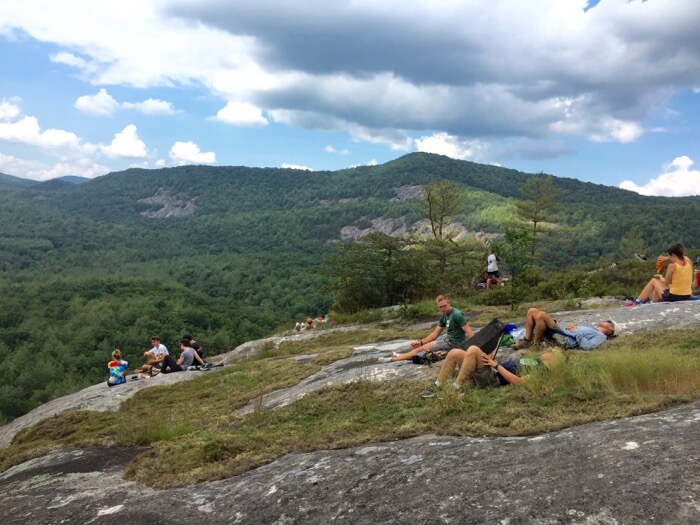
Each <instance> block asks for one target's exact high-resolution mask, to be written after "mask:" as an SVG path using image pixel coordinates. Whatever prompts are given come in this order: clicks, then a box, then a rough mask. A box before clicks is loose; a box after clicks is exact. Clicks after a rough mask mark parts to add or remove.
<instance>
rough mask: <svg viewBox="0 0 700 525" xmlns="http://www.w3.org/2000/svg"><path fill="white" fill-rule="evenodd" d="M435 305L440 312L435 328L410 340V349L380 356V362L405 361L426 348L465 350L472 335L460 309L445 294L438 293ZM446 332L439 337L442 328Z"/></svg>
mask: <svg viewBox="0 0 700 525" xmlns="http://www.w3.org/2000/svg"><path fill="white" fill-rule="evenodd" d="M435 302H436V303H437V307H438V309H439V310H440V312H441V313H442V317H440V321H438V325H437V326H436V327H435V330H433V331H432V332H430V334H428V335H427V336H425V337H424V338H423V339H418V340H416V341H411V349H410V350H409V351H408V352H404V353H402V354H398V353H394V354H392V356H391V357H380V358H379V362H380V363H388V362H391V361H405V360H408V359H411V358H412V357H413V356H414V355H416V354H417V353H418V352H423V351H426V350H433V351H435V350H451V349H452V348H461V349H462V350H465V349H466V348H465V344H466V342H467V340H468V338H470V337H472V336H473V335H474V332H473V331H472V329H471V327H470V326H469V324H467V319H466V318H465V317H464V314H463V313H462V311H461V310H459V309H457V308H453V307H452V304H450V299H449V298H448V297H447V296H446V295H438V297H437V299H436V300H435ZM445 329H446V330H447V333H446V334H445V335H443V336H442V337H440V335H441V334H442V332H443V330H445Z"/></svg>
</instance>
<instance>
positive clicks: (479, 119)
mask: <svg viewBox="0 0 700 525" xmlns="http://www.w3.org/2000/svg"><path fill="white" fill-rule="evenodd" d="M435 5H436V4H435V2H432V1H429V0H414V1H413V2H405V1H402V0H384V1H383V2H381V3H377V2H376V1H375V0H354V1H352V2H336V3H332V5H330V7H328V8H327V9H324V12H323V16H318V7H317V5H316V2H312V1H310V0H299V1H297V2H292V3H289V2H287V3H282V4H281V3H280V2H274V1H272V0H237V1H236V2H221V1H208V2H185V1H182V0H157V1H143V0H123V2H121V3H120V5H119V6H118V7H117V6H111V7H110V6H101V7H100V9H95V8H94V3H93V2H89V1H88V0H74V1H71V2H69V3H68V4H67V5H66V4H65V3H61V2H47V1H41V2H40V1H31V0H27V1H22V2H2V3H0V21H1V22H0V33H2V34H5V35H12V34H14V33H16V34H22V35H25V34H26V35H29V36H30V37H31V38H35V39H37V40H39V41H41V42H47V43H50V44H52V45H54V46H57V47H58V48H59V49H63V50H62V51H59V52H57V53H55V54H53V55H52V57H51V58H52V60H54V62H56V63H61V64H66V65H69V66H71V67H74V68H77V69H78V73H79V75H80V77H81V78H83V79H85V80H88V81H89V82H91V83H92V84H93V85H95V86H100V85H110V86H111V85H115V86H135V87H144V88H145V87H158V86H176V87H189V86H197V87H198V88H199V87H201V88H202V89H203V91H205V93H206V94H207V95H212V96H215V97H219V98H221V99H223V100H245V101H247V102H246V103H245V104H247V106H238V107H236V106H232V107H229V105H227V106H226V107H225V108H223V109H222V110H220V111H219V113H218V114H217V116H216V118H217V119H219V120H221V121H223V122H227V123H230V124H234V125H266V124H267V123H268V118H270V119H273V120H275V121H278V122H281V121H282V119H281V118H279V119H278V118H276V117H275V115H277V116H278V117H279V116H280V115H281V114H282V113H283V112H287V115H291V114H295V115H296V117H297V118H292V119H289V120H288V125H291V126H302V127H307V128H313V129H340V130H344V131H348V132H349V133H350V134H351V135H352V137H354V138H355V139H357V140H361V141H369V142H372V143H377V144H385V145H387V146H389V147H390V148H392V149H394V150H397V151H406V150H408V149H410V148H411V147H412V146H413V142H412V141H411V140H410V139H409V138H408V133H407V132H416V133H427V131H426V130H436V131H438V132H443V133H445V134H447V135H450V136H453V137H461V138H462V139H464V138H466V137H469V138H477V137H488V139H487V140H497V139H500V138H505V139H508V140H510V139H517V138H533V137H534V138H541V137H551V135H552V134H555V135H558V136H560V137H569V136H575V137H584V138H586V139H588V140H591V141H598V142H602V141H615V142H623V143H625V142H632V141H634V140H637V139H638V138H639V137H640V136H641V135H642V133H643V132H644V128H645V126H644V124H645V122H646V119H648V117H649V115H650V113H651V112H653V111H654V110H655V109H657V108H659V107H663V106H664V105H665V104H666V102H667V101H668V100H669V98H670V97H671V96H672V95H673V94H674V93H675V92H677V91H679V90H687V89H693V88H697V87H698V76H697V71H698V70H699V68H700V48H699V47H698V46H697V45H694V44H695V43H696V42H697V24H696V23H695V21H696V20H698V19H700V3H699V2H697V0H675V1H674V2H643V1H629V0H606V1H604V2H600V3H599V4H598V5H597V6H596V8H595V9H591V10H589V11H588V12H584V8H585V6H586V1H585V0H578V1H569V2H562V1H561V0H539V1H538V2H529V3H528V2H522V0H493V1H492V2H475V1H459V2H444V3H441V4H440V8H439V9H438V8H436V7H435ZM464 20H469V21H470V23H469V24H468V26H465V24H464ZM280 27H284V28H285V30H284V31H280V30H279V28H280ZM406 27H411V31H406ZM360 32H361V34H362V35H363V38H362V39H358V38H357V34H359V33H360ZM89 102H90V101H89V100H88V101H86V106H87V111H102V113H101V114H112V113H109V111H110V106H109V105H107V106H106V107H104V108H100V106H98V105H96V104H94V102H95V101H94V100H93V101H92V102H93V103H92V104H91V103H89ZM233 104H243V103H233ZM260 108H265V109H266V110H267V113H266V114H265V115H267V117H266V116H265V115H264V114H263V111H262V110H261V109H260ZM111 111H112V112H113V111H116V109H114V108H112V109H111ZM302 114H306V116H307V117H311V118H301V115H302ZM483 140H486V139H483ZM453 146H454V145H453ZM443 147H445V145H443ZM454 147H455V148H456V150H455V151H456V153H457V154H464V153H465V152H464V148H463V147H462V148H460V147H459V146H454ZM460 151H461V153H460Z"/></svg>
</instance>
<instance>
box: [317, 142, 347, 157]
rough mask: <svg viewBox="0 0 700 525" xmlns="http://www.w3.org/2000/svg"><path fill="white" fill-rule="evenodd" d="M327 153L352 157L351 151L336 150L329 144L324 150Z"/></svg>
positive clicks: (344, 149)
mask: <svg viewBox="0 0 700 525" xmlns="http://www.w3.org/2000/svg"><path fill="white" fill-rule="evenodd" d="M323 149H324V151H325V152H327V153H334V154H336V155H350V150H349V149H347V148H343V149H336V148H334V147H333V146H332V145H330V144H328V146H326V147H325V148H323Z"/></svg>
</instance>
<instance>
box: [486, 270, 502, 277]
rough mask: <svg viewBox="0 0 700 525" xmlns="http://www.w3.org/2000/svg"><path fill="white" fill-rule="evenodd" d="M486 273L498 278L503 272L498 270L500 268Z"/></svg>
mask: <svg viewBox="0 0 700 525" xmlns="http://www.w3.org/2000/svg"><path fill="white" fill-rule="evenodd" d="M486 274H487V275H488V276H489V277H496V278H498V277H500V276H501V274H500V273H499V272H498V270H496V271H495V272H486Z"/></svg>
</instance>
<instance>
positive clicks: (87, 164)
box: [0, 153, 109, 181]
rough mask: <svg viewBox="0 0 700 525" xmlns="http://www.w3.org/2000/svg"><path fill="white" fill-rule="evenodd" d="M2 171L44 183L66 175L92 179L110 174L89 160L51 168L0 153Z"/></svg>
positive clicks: (78, 160)
mask: <svg viewBox="0 0 700 525" xmlns="http://www.w3.org/2000/svg"><path fill="white" fill-rule="evenodd" d="M0 171H1V172H3V173H9V174H11V175H14V176H15V177H23V178H26V179H32V180H38V181H42V180H50V179H55V178H56V177H62V176H64V175H76V176H78V177H87V178H92V177H97V176H99V175H104V174H105V173H108V172H109V169H108V168H107V167H106V166H102V165H100V164H97V163H95V162H94V161H93V160H91V159H87V158H83V159H76V160H74V161H70V162H68V161H62V162H58V163H56V164H55V165H53V166H49V165H46V164H44V163H42V162H39V161H36V160H25V159H20V158H17V157H13V156H12V155H4V154H3V153H0Z"/></svg>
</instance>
